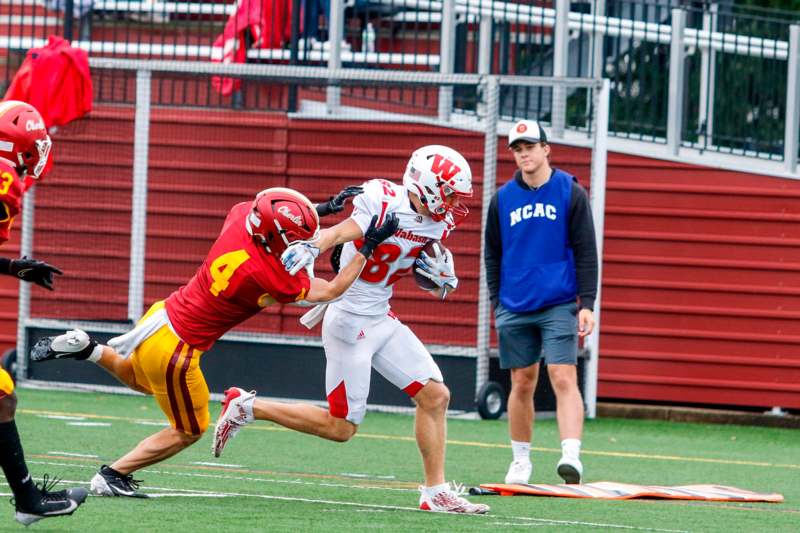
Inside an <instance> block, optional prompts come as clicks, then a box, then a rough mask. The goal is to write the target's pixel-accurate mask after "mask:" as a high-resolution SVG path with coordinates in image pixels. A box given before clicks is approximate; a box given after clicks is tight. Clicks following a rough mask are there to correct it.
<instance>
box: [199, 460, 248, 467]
mask: <svg viewBox="0 0 800 533" xmlns="http://www.w3.org/2000/svg"><path fill="white" fill-rule="evenodd" d="M192 464H193V465H200V466H220V467H222V468H244V465H229V464H226V463H212V462H205V461H195V462H193V463H192Z"/></svg>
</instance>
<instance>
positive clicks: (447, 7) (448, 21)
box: [439, 0, 456, 122]
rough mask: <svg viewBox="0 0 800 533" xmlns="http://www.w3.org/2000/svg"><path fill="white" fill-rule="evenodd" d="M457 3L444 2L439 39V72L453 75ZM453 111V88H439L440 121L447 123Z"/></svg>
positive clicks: (450, 0)
mask: <svg viewBox="0 0 800 533" xmlns="http://www.w3.org/2000/svg"><path fill="white" fill-rule="evenodd" d="M455 44H456V2H455V0H444V1H443V2H442V26H441V31H440V39H439V72H441V73H442V74H452V73H453V68H454V66H455V53H456V48H455ZM452 110H453V86H452V85H451V86H445V87H439V119H440V120H442V121H444V122H447V121H449V120H450V113H451V111H452Z"/></svg>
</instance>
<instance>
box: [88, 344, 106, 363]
mask: <svg viewBox="0 0 800 533" xmlns="http://www.w3.org/2000/svg"><path fill="white" fill-rule="evenodd" d="M102 355H103V345H102V344H98V345H97V346H95V347H94V350H92V353H91V355H89V357H87V358H86V360H87V361H91V362H92V363H96V362H98V361H99V360H100V357H102Z"/></svg>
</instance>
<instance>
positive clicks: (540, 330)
mask: <svg viewBox="0 0 800 533" xmlns="http://www.w3.org/2000/svg"><path fill="white" fill-rule="evenodd" d="M494 313H495V327H496V328H497V337H498V340H499V344H500V368H524V367H526V366H530V365H532V364H534V363H537V362H539V360H540V359H541V358H542V357H544V360H545V363H547V364H558V365H577V364H578V305H577V304H576V303H575V302H568V303H564V304H558V305H554V306H552V307H547V308H545V309H542V310H541V311H535V312H533V313H514V312H512V311H509V310H507V309H506V308H504V307H503V304H498V305H497V308H496V309H495V310H494Z"/></svg>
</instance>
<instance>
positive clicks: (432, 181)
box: [403, 144, 472, 222]
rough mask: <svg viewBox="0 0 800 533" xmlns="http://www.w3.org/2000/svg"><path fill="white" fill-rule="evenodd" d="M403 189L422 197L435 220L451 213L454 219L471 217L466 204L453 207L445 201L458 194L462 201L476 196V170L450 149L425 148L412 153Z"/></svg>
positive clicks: (436, 145)
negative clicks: (473, 171)
mask: <svg viewBox="0 0 800 533" xmlns="http://www.w3.org/2000/svg"><path fill="white" fill-rule="evenodd" d="M403 186H405V188H406V189H408V190H409V191H410V192H413V193H414V194H416V195H417V196H419V199H420V201H421V202H422V203H423V204H424V205H425V207H427V208H428V211H430V213H431V218H432V219H433V220H436V221H437V222H438V221H440V220H443V219H444V218H445V217H446V216H447V214H448V213H449V212H452V215H453V217H454V218H463V217H465V216H467V213H468V212H469V209H467V206H466V205H464V204H460V205H456V206H451V205H449V204H448V203H447V202H446V201H445V198H446V197H448V196H450V195H452V194H455V195H456V196H457V197H458V198H460V199H461V198H469V197H470V196H472V171H471V170H470V168H469V163H467V160H466V159H464V157H463V156H462V155H461V154H459V153H458V152H456V151H455V150H453V149H452V148H448V147H447V146H441V145H438V144H432V145H429V146H423V147H422V148H419V149H417V150H416V151H415V152H414V153H413V154H411V159H409V160H408V165H407V166H406V172H405V174H404V175H403Z"/></svg>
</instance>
